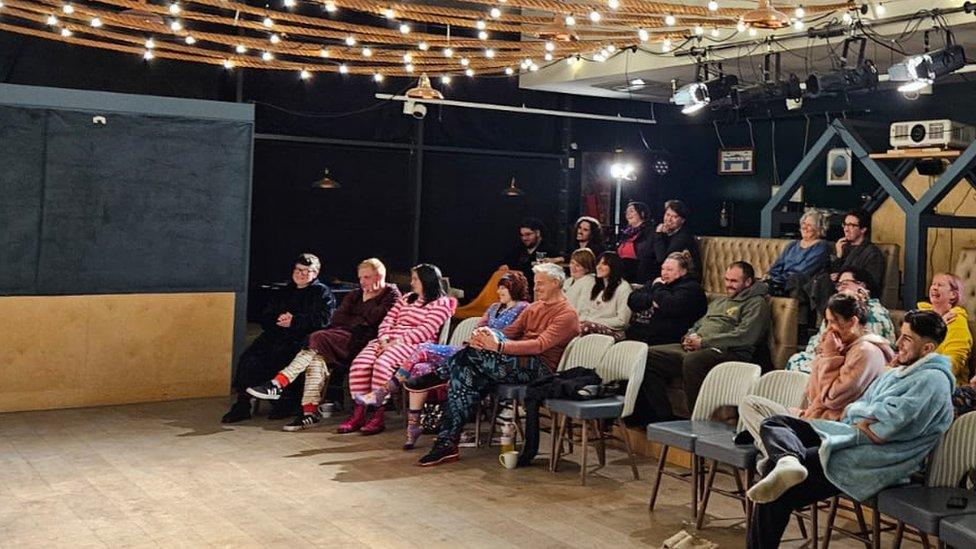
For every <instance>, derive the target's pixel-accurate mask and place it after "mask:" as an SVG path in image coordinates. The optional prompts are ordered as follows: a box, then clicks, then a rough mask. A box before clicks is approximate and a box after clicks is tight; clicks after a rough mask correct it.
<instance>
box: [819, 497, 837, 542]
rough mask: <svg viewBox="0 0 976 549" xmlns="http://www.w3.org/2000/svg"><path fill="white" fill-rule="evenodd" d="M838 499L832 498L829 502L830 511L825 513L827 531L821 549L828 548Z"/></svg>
mask: <svg viewBox="0 0 976 549" xmlns="http://www.w3.org/2000/svg"><path fill="white" fill-rule="evenodd" d="M838 500H839V498H838V497H837V496H834V497H833V498H832V499H831V500H830V511H829V512H828V513H827V529H826V531H825V532H824V541H823V549H828V548H829V547H830V538H831V537H832V536H833V533H834V519H836V518H837V502H838Z"/></svg>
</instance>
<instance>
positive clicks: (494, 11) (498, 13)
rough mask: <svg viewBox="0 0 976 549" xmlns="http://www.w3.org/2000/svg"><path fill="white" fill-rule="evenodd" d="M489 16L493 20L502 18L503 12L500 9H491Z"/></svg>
mask: <svg viewBox="0 0 976 549" xmlns="http://www.w3.org/2000/svg"><path fill="white" fill-rule="evenodd" d="M488 15H490V16H491V17H492V19H498V18H499V17H501V16H502V10H500V9H498V8H491V11H489V12H488Z"/></svg>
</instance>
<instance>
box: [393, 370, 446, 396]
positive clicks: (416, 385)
mask: <svg viewBox="0 0 976 549" xmlns="http://www.w3.org/2000/svg"><path fill="white" fill-rule="evenodd" d="M441 385H447V381H444V379H443V378H442V377H441V376H439V375H437V373H436V372H431V373H429V374H424V375H422V376H420V377H416V378H413V379H408V380H407V381H406V382H405V383H404V384H403V386H404V387H406V388H407V390H408V391H410V392H412V393H421V392H425V391H429V390H431V389H434V388H436V387H440V386H441Z"/></svg>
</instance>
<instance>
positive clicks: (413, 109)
mask: <svg viewBox="0 0 976 549" xmlns="http://www.w3.org/2000/svg"><path fill="white" fill-rule="evenodd" d="M403 114H409V115H410V116H412V117H414V118H416V119H417V120H422V119H423V118H424V117H425V116H427V106H426V105H424V104H423V103H415V102H413V101H404V103H403Z"/></svg>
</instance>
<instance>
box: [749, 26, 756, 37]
mask: <svg viewBox="0 0 976 549" xmlns="http://www.w3.org/2000/svg"><path fill="white" fill-rule="evenodd" d="M756 34H758V32H757V31H756V29H754V28H752V27H749V36H755V35H756Z"/></svg>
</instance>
